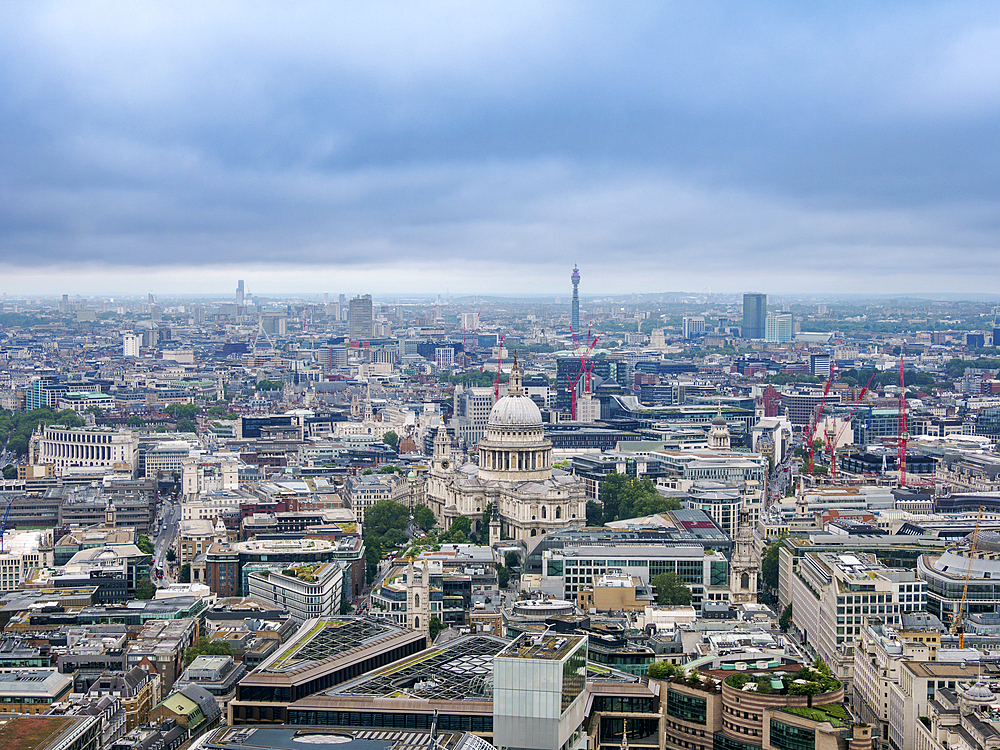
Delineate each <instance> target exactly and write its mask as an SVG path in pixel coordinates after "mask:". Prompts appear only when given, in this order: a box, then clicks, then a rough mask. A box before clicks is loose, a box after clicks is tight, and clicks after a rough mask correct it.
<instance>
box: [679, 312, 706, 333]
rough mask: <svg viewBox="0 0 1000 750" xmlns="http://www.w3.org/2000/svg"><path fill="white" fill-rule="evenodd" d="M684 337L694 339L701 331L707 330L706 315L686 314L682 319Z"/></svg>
mask: <svg viewBox="0 0 1000 750" xmlns="http://www.w3.org/2000/svg"><path fill="white" fill-rule="evenodd" d="M681 325H682V330H683V335H684V338H686V339H693V338H694V337H695V336H697V335H698V334H699V333H704V332H705V316H704V315H685V316H684V317H683V318H682V319H681Z"/></svg>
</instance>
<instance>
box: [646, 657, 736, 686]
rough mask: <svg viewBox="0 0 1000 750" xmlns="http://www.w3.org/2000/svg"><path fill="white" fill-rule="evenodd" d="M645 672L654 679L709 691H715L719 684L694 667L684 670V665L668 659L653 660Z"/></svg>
mask: <svg viewBox="0 0 1000 750" xmlns="http://www.w3.org/2000/svg"><path fill="white" fill-rule="evenodd" d="M646 673H647V674H648V675H649V676H650V677H652V678H653V679H656V680H671V681H673V682H676V683H678V684H681V685H687V686H688V687H693V688H698V689H700V690H705V691H707V692H709V693H712V692H715V688H716V687H717V686H718V684H719V683H717V682H716V681H715V680H714V679H713V678H712V677H711V676H709V675H703V674H701V673H700V672H698V671H697V670H695V669H693V670H685V669H684V667H679V666H676V665H674V664H671V663H670V662H669V661H654V662H653V663H652V664H650V665H649V667H648V668H647V670H646Z"/></svg>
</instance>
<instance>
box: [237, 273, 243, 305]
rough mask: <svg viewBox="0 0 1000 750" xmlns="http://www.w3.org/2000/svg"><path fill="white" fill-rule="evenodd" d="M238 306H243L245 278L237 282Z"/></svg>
mask: <svg viewBox="0 0 1000 750" xmlns="http://www.w3.org/2000/svg"><path fill="white" fill-rule="evenodd" d="M236 306H237V307H243V279H240V280H239V281H237V282H236Z"/></svg>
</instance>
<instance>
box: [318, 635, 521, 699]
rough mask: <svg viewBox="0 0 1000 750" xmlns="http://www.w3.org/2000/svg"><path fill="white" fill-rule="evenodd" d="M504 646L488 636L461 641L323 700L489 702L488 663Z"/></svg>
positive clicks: (398, 664) (347, 686) (342, 687)
mask: <svg viewBox="0 0 1000 750" xmlns="http://www.w3.org/2000/svg"><path fill="white" fill-rule="evenodd" d="M509 643H510V641H508V640H506V639H505V638H497V637H496V636H492V635H482V634H473V635H466V636H462V637H461V638H456V639H454V640H452V641H448V643H446V644H443V645H441V646H432V647H431V648H428V649H425V650H423V651H421V652H420V653H417V654H414V655H413V656H411V657H409V658H407V659H403V660H402V661H399V662H396V663H395V664H390V665H389V666H386V667H382V668H381V669H377V670H375V671H373V672H369V673H368V674H366V675H364V676H362V677H358V678H357V679H355V680H351V681H350V682H346V683H344V684H343V685H338V686H337V687H334V688H331V689H330V690H328V691H326V692H325V693H323V695H328V696H367V697H373V698H421V699H425V700H427V699H434V700H478V701H492V699H493V657H495V656H497V655H498V654H499V653H500V652H501V651H503V649H504V648H506V647H507V645H508V644H509Z"/></svg>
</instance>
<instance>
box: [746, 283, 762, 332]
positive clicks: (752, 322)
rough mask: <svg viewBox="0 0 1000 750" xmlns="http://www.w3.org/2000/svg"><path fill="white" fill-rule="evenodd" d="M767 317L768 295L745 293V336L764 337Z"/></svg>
mask: <svg viewBox="0 0 1000 750" xmlns="http://www.w3.org/2000/svg"><path fill="white" fill-rule="evenodd" d="M766 319H767V295H766V294H759V293H756V292H752V293H750V294H744V295H743V338H745V339H762V338H764V322H765V320H766Z"/></svg>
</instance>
